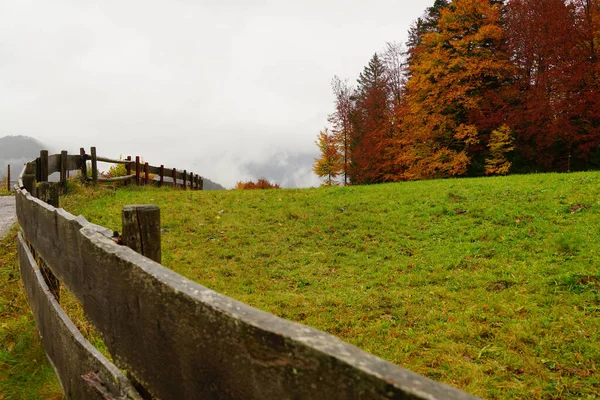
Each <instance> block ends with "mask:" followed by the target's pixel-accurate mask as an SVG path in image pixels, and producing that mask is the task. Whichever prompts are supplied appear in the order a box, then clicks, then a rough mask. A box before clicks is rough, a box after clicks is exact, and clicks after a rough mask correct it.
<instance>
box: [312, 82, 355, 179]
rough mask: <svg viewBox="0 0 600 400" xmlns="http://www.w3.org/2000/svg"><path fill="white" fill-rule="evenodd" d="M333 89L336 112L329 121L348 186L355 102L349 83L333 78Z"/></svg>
mask: <svg viewBox="0 0 600 400" xmlns="http://www.w3.org/2000/svg"><path fill="white" fill-rule="evenodd" d="M331 87H332V89H333V94H334V96H335V101H334V104H335V111H334V112H333V113H332V114H330V115H329V117H328V120H329V123H330V124H331V125H332V127H333V129H332V132H333V140H334V142H335V144H336V146H337V150H338V152H339V153H340V154H341V156H342V158H343V164H342V171H341V174H342V175H343V181H342V183H343V184H344V185H347V184H348V182H349V172H350V160H351V153H350V151H351V140H352V137H353V134H352V124H351V122H350V119H351V115H352V112H353V110H354V100H353V98H352V93H353V90H352V88H351V87H350V86H349V85H348V81H343V80H341V79H340V78H339V77H338V76H334V77H333V81H332V82H331ZM319 138H320V134H319ZM319 148H320V146H319ZM319 176H322V175H319Z"/></svg>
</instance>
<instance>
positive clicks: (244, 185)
mask: <svg viewBox="0 0 600 400" xmlns="http://www.w3.org/2000/svg"><path fill="white" fill-rule="evenodd" d="M235 189H236V190H252V189H279V185H278V184H276V183H271V182H269V181H268V180H266V179H265V178H260V179H259V180H257V181H256V182H252V181H248V182H242V181H239V182H238V183H237V185H235Z"/></svg>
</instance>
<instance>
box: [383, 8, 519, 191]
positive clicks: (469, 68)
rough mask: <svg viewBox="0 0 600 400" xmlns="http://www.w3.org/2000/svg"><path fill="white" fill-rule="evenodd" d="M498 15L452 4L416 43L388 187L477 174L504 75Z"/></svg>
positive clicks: (507, 73)
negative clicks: (394, 183) (409, 181)
mask: <svg viewBox="0 0 600 400" xmlns="http://www.w3.org/2000/svg"><path fill="white" fill-rule="evenodd" d="M500 11H501V10H500V5H497V4H496V5H493V4H491V3H490V1H489V0H456V1H454V2H452V3H451V4H450V5H449V6H448V7H445V8H442V9H441V10H440V11H439V13H440V17H439V21H438V22H437V27H436V29H434V30H431V31H430V32H427V33H425V34H424V35H423V36H422V38H421V42H420V44H418V45H417V48H416V49H415V51H414V52H413V55H412V58H411V61H410V66H409V73H410V79H409V80H408V82H407V85H406V92H407V94H406V105H405V110H404V117H403V119H402V125H401V128H400V129H399V131H398V132H397V134H396V136H395V138H394V140H393V142H394V143H395V145H394V148H393V152H394V153H395V154H394V157H393V159H392V160H391V163H392V164H393V165H394V166H395V169H396V170H397V171H399V175H397V176H396V177H395V180H402V179H424V178H436V177H447V176H458V175H465V174H467V172H469V168H472V169H475V171H472V173H474V174H477V173H479V174H482V173H483V170H484V166H483V151H484V150H485V148H486V144H487V141H488V140H489V135H490V134H491V132H492V131H493V130H494V129H496V128H497V127H499V126H500V125H501V124H500V123H499V120H500V118H499V117H498V115H497V114H498V108H497V106H496V105H494V104H493V99H495V98H498V97H499V96H500V93H501V91H502V88H503V85H504V84H505V82H507V80H508V78H509V77H510V73H511V65H510V63H509V59H508V56H507V55H506V54H505V53H504V52H502V50H501V44H502V40H503V37H504V31H503V29H502V27H501V13H500ZM474 161H476V162H475V163H474Z"/></svg>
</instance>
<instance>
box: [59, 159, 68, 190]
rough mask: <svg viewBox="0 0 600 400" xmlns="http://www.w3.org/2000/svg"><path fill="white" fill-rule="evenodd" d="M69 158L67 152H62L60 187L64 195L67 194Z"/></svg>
mask: <svg viewBox="0 0 600 400" xmlns="http://www.w3.org/2000/svg"><path fill="white" fill-rule="evenodd" d="M67 157H68V153H67V151H66V150H63V151H61V152H60V187H61V189H62V192H63V193H67Z"/></svg>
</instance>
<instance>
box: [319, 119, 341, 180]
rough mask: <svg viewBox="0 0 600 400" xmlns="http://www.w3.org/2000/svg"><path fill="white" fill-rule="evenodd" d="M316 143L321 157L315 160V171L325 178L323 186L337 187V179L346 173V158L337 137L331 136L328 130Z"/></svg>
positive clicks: (325, 130) (320, 135)
mask: <svg viewBox="0 0 600 400" xmlns="http://www.w3.org/2000/svg"><path fill="white" fill-rule="evenodd" d="M315 143H316V145H317V147H318V148H319V151H320V152H321V156H320V157H319V158H315V164H314V165H313V171H314V172H315V174H317V176H319V177H320V178H325V183H323V185H322V186H336V185H337V184H338V183H337V182H336V180H335V178H337V177H338V175H340V174H342V173H343V172H344V171H345V170H344V156H343V155H342V152H340V150H339V147H341V146H339V143H338V140H337V138H336V136H334V135H332V134H330V133H329V132H328V130H327V128H325V129H324V130H322V131H321V132H319V138H318V139H317V141H316V142H315ZM342 148H343V147H342Z"/></svg>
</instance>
